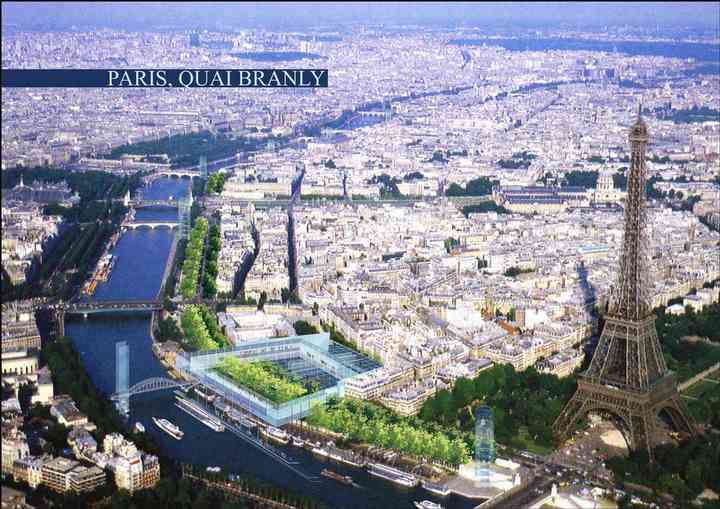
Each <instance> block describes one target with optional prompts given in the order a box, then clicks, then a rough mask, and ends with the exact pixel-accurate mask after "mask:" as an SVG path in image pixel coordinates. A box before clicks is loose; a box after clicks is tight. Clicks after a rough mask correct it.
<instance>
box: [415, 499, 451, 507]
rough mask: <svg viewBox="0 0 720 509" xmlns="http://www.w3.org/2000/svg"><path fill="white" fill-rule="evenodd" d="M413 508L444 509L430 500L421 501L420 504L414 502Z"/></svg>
mask: <svg viewBox="0 0 720 509" xmlns="http://www.w3.org/2000/svg"><path fill="white" fill-rule="evenodd" d="M415 507H417V508H418V509H445V508H444V507H443V506H441V505H440V504H437V503H435V502H432V501H430V500H423V501H422V502H415Z"/></svg>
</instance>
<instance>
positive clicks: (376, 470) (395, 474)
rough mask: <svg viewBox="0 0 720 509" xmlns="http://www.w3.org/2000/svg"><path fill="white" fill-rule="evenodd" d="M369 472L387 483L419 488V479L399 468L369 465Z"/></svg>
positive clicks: (377, 464)
mask: <svg viewBox="0 0 720 509" xmlns="http://www.w3.org/2000/svg"><path fill="white" fill-rule="evenodd" d="M368 472H369V473H370V475H374V476H376V477H381V478H383V479H385V480H387V481H390V482H394V483H395V484H400V485H401V486H408V487H411V488H412V487H413V486H417V484H418V479H417V477H415V476H414V475H412V474H408V473H407V472H403V471H402V470H398V469H397V468H393V467H389V466H387V465H381V464H379V463H369V464H368Z"/></svg>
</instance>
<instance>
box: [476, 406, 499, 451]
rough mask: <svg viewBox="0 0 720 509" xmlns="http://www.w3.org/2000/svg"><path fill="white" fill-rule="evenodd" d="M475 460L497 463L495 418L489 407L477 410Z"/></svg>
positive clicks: (481, 407)
mask: <svg viewBox="0 0 720 509" xmlns="http://www.w3.org/2000/svg"><path fill="white" fill-rule="evenodd" d="M475 460H476V461H484V462H489V463H492V462H493V461H495V416H494V415H493V411H492V408H490V407H489V406H484V405H483V406H480V407H478V408H477V409H476V410H475Z"/></svg>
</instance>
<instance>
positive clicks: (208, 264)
mask: <svg viewBox="0 0 720 509" xmlns="http://www.w3.org/2000/svg"><path fill="white" fill-rule="evenodd" d="M221 247H222V240H221V238H220V227H219V226H218V225H213V226H212V227H211V228H210V235H209V236H208V245H207V250H206V251H205V274H204V275H203V297H205V298H206V299H207V298H210V299H211V298H213V297H215V295H216V294H217V284H216V283H215V281H216V279H217V275H218V265H217V263H218V262H217V261H218V255H219V254H220V248H221Z"/></svg>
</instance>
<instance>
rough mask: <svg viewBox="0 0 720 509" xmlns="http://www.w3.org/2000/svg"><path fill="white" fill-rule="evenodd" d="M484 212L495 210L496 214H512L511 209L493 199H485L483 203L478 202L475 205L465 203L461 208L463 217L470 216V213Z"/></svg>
mask: <svg viewBox="0 0 720 509" xmlns="http://www.w3.org/2000/svg"><path fill="white" fill-rule="evenodd" d="M485 212H495V213H496V214H512V212H511V211H509V210H508V209H506V208H505V207H503V206H502V205H498V204H497V203H495V202H494V201H486V202H484V203H478V204H477V205H466V206H464V207H463V208H462V213H463V215H464V216H465V217H470V214H482V213H485Z"/></svg>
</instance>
